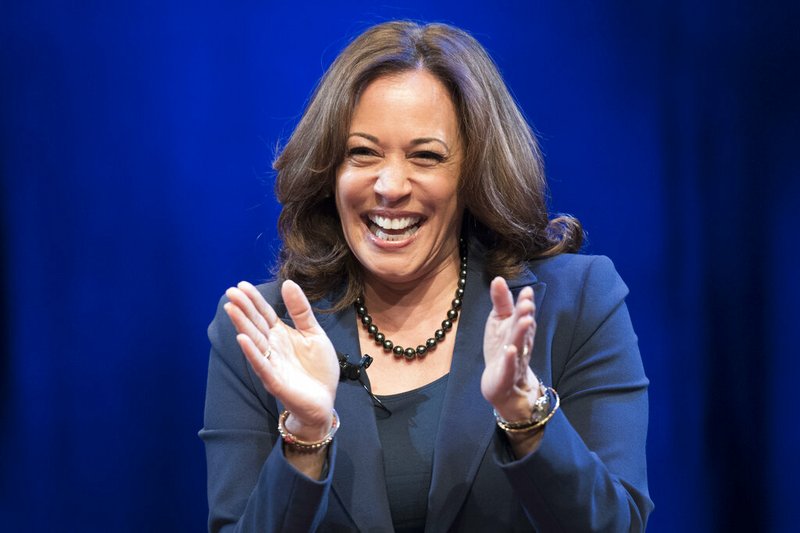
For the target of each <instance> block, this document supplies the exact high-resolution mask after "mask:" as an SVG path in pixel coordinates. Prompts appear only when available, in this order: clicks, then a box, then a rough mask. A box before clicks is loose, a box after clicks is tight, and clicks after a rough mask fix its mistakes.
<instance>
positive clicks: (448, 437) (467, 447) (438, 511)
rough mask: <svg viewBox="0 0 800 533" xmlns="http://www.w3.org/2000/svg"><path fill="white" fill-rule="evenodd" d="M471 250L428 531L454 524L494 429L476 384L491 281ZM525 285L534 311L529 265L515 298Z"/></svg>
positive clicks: (538, 298) (514, 283)
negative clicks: (528, 289) (527, 286)
mask: <svg viewBox="0 0 800 533" xmlns="http://www.w3.org/2000/svg"><path fill="white" fill-rule="evenodd" d="M470 254H471V256H470V263H469V264H470V268H469V273H468V278H467V290H466V293H465V295H464V305H463V307H462V312H461V315H460V316H459V318H458V320H459V322H460V324H459V326H458V331H457V333H456V342H455V348H454V352H453V362H452V363H451V366H450V378H449V379H448V383H447V390H446V392H445V398H444V403H443V405H442V413H441V417H440V419H439V429H438V433H437V436H436V445H435V448H434V455H433V472H432V478H431V490H430V493H429V495H428V513H427V520H426V524H425V530H426V531H429V532H434V531H447V530H448V529H449V528H450V526H451V525H452V523H453V521H454V520H455V518H456V516H457V515H458V512H459V511H460V509H461V507H462V505H463V504H464V500H465V499H466V497H467V494H468V493H469V490H470V487H471V486H472V483H473V480H474V479H475V475H476V474H477V472H478V468H479V467H480V464H481V461H482V460H483V457H484V455H485V454H486V450H487V448H488V446H489V444H490V443H491V440H492V436H493V435H494V432H495V420H494V414H493V412H492V407H491V405H490V404H489V402H487V401H486V399H485V398H484V397H483V395H482V394H481V385H480V382H481V375H482V374H483V369H484V366H485V365H484V361H483V332H484V328H485V326H486V318H487V317H488V316H489V313H490V311H491V309H492V302H491V297H490V296H489V282H490V281H491V280H489V279H487V278H486V275H485V274H484V267H483V264H482V260H483V254H482V251H481V250H476V249H475V248H474V247H473V249H472V250H471V251H470ZM526 285H532V286H533V287H534V295H535V296H534V300H535V303H536V307H537V310H538V308H539V306H540V305H541V302H542V298H543V297H544V289H545V287H544V284H543V283H537V280H536V277H535V276H534V275H533V273H531V272H530V270H526V271H525V272H524V273H523V275H522V276H520V277H519V278H516V279H514V280H510V281H509V287H510V288H511V291H512V292H513V294H514V297H515V299H516V297H517V296H518V295H519V291H520V290H522V288H523V287H524V286H526ZM537 312H538V311H537Z"/></svg>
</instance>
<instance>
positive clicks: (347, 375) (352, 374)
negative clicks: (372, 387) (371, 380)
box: [336, 352, 372, 381]
mask: <svg viewBox="0 0 800 533" xmlns="http://www.w3.org/2000/svg"><path fill="white" fill-rule="evenodd" d="M336 357H337V358H338V359H339V381H344V380H345V379H351V380H353V381H359V379H358V378H360V377H361V369H364V370H366V369H367V368H369V365H371V364H372V357H370V356H369V355H367V354H364V357H362V358H361V361H359V362H358V364H357V365H354V364H353V363H351V362H350V361H349V360H348V358H347V355H346V354H343V353H339V352H336Z"/></svg>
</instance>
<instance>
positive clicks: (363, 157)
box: [347, 146, 379, 163]
mask: <svg viewBox="0 0 800 533" xmlns="http://www.w3.org/2000/svg"><path fill="white" fill-rule="evenodd" d="M375 157H379V154H378V152H376V151H375V150H373V149H372V148H369V147H368V146H354V147H352V148H350V149H348V150H347V158H348V159H350V160H351V161H353V162H355V163H366V162H369V161H371V160H372V159H373V158H375Z"/></svg>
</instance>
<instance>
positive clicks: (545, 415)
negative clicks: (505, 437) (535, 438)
mask: <svg viewBox="0 0 800 533" xmlns="http://www.w3.org/2000/svg"><path fill="white" fill-rule="evenodd" d="M539 389H540V391H541V395H540V396H539V397H538V398H537V399H536V400H535V401H534V402H533V403H532V404H531V407H530V410H529V411H528V413H529V414H528V416H527V417H524V418H510V419H509V418H505V417H504V416H503V415H502V414H500V413H498V412H497V410H495V412H494V416H495V419H496V421H497V425H498V426H499V427H500V428H501V429H503V430H504V431H505V432H506V433H507V434H512V433H517V434H533V433H535V432H540V431H541V429H542V428H543V427H544V425H545V424H546V423H547V422H548V421H549V420H550V419H551V418H553V416H554V415H555V414H556V411H558V407H559V405H560V404H561V400H560V399H559V397H558V393H557V392H556V391H555V389H553V388H552V387H545V386H544V384H543V383H540V384H539Z"/></svg>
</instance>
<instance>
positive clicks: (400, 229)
mask: <svg viewBox="0 0 800 533" xmlns="http://www.w3.org/2000/svg"><path fill="white" fill-rule="evenodd" d="M422 222H423V219H422V217H419V216H410V217H396V218H392V217H384V216H380V215H368V216H367V227H368V228H369V231H370V232H371V233H372V234H373V235H375V236H376V237H378V238H379V239H381V240H383V241H388V242H393V241H402V240H404V239H408V238H409V237H411V236H412V235H414V234H415V233H416V232H417V230H418V229H419V227H420V225H421V224H422Z"/></svg>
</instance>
